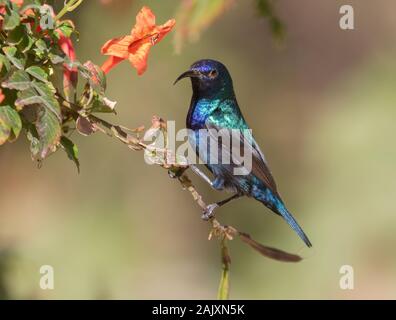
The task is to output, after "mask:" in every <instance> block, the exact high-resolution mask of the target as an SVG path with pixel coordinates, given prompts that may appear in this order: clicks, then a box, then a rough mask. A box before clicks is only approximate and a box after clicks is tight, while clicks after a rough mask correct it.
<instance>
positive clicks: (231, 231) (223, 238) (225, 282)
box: [58, 95, 301, 299]
mask: <svg viewBox="0 0 396 320" xmlns="http://www.w3.org/2000/svg"><path fill="white" fill-rule="evenodd" d="M58 96H59V97H60V98H62V97H61V96H60V95H58ZM62 99H63V101H64V102H65V106H66V107H67V108H68V110H69V111H70V112H71V113H72V114H73V116H74V117H76V118H77V117H85V119H87V120H88V121H89V122H90V123H91V124H92V125H93V126H94V127H95V128H96V129H97V130H99V131H100V132H102V133H105V134H107V135H109V136H114V137H116V138H117V139H119V140H120V141H121V142H122V143H125V144H127V145H128V147H130V148H131V149H133V150H137V151H142V150H143V151H144V150H145V151H148V152H152V153H154V154H156V155H158V154H160V155H162V157H156V158H155V159H156V162H155V163H156V164H158V165H160V166H162V167H163V168H165V169H167V170H168V173H169V174H170V176H171V177H172V178H177V180H178V181H179V182H180V184H181V186H182V187H183V189H185V190H187V191H188V192H189V193H190V194H191V196H192V197H193V199H194V201H195V202H196V203H197V205H198V206H199V207H200V208H201V210H202V211H206V210H207V207H208V206H207V204H206V203H205V201H204V200H203V198H202V196H201V194H200V193H199V192H198V191H197V189H196V188H195V186H194V185H193V183H192V182H191V180H190V178H189V177H188V175H187V174H186V170H187V169H188V167H189V166H188V165H186V164H180V163H177V162H170V161H169V159H170V158H171V159H176V157H170V151H169V150H167V149H166V148H156V147H153V146H151V145H147V144H145V143H144V142H142V141H141V139H139V138H137V137H135V136H133V135H132V134H130V133H136V132H139V131H140V130H139V129H128V128H126V127H123V126H120V125H114V124H111V123H110V122H108V121H106V120H103V119H101V118H99V117H97V116H94V115H92V114H88V115H87V114H84V110H83V109H80V110H76V108H74V107H76V106H75V105H73V104H71V103H69V102H67V101H66V100H65V99H64V98H62ZM152 123H153V126H152V127H151V128H152V129H157V130H161V131H163V133H164V134H167V132H166V125H165V124H164V123H165V121H164V120H162V119H161V118H158V117H153V119H152ZM208 222H209V223H210V224H211V228H212V229H211V231H210V233H209V237H208V239H209V240H210V239H212V238H213V237H216V238H218V239H219V240H220V246H221V257H222V274H221V279H220V284H219V290H218V298H219V299H227V298H228V296H229V270H230V264H231V258H230V256H229V250H228V246H227V241H228V240H233V239H234V238H235V237H239V238H240V239H241V240H242V241H243V242H244V243H246V244H248V245H249V246H250V247H251V248H253V249H255V250H256V251H258V252H259V253H260V254H262V255H263V256H265V257H268V258H271V259H274V260H278V261H283V262H298V261H300V260H301V257H300V256H298V255H295V254H290V253H287V252H284V251H282V250H279V249H275V248H271V247H267V246H264V245H262V244H260V243H259V242H257V241H255V240H254V239H252V238H251V237H250V235H249V234H247V233H244V232H240V231H238V230H237V229H236V228H234V227H232V226H226V225H222V224H221V223H220V222H219V221H218V220H217V219H216V218H215V217H212V218H211V219H209V221H208Z"/></svg>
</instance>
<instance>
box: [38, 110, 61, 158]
mask: <svg viewBox="0 0 396 320" xmlns="http://www.w3.org/2000/svg"><path fill="white" fill-rule="evenodd" d="M35 126H36V130H37V139H38V144H37V145H36V148H35V149H34V153H33V154H32V156H33V158H34V159H36V160H43V159H45V158H46V157H48V156H49V155H50V154H51V153H53V152H55V151H56V149H57V148H58V145H59V142H60V138H61V134H62V129H61V124H60V121H59V119H58V118H57V117H56V115H55V114H54V113H53V112H51V111H50V110H48V109H47V108H45V107H43V106H40V107H39V109H38V118H37V121H36V123H35ZM36 143H37V141H36Z"/></svg>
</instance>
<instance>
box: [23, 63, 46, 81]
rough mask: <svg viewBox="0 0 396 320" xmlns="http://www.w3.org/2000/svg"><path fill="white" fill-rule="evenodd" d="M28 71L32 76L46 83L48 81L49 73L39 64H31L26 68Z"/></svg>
mask: <svg viewBox="0 0 396 320" xmlns="http://www.w3.org/2000/svg"><path fill="white" fill-rule="evenodd" d="M26 72H27V73H28V74H30V75H31V76H32V77H34V78H36V79H37V80H40V81H42V82H45V83H47V82H48V74H47V73H46V72H45V70H44V69H43V68H40V67H38V66H31V67H29V68H27V69H26Z"/></svg>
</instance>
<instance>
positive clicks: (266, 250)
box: [239, 232, 302, 262]
mask: <svg viewBox="0 0 396 320" xmlns="http://www.w3.org/2000/svg"><path fill="white" fill-rule="evenodd" d="M239 236H240V238H241V240H242V241H243V242H245V243H247V244H248V245H249V246H251V247H252V248H253V249H255V250H256V251H258V252H260V253H261V254H262V255H263V256H265V257H267V258H271V259H274V260H278V261H284V262H299V261H301V260H302V258H301V257H300V256H298V255H295V254H291V253H287V252H285V251H282V250H279V249H275V248H271V247H266V246H264V245H262V244H260V243H258V242H257V241H255V240H253V239H252V238H251V237H250V235H248V234H247V233H243V232H239Z"/></svg>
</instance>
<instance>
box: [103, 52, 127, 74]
mask: <svg viewBox="0 0 396 320" xmlns="http://www.w3.org/2000/svg"><path fill="white" fill-rule="evenodd" d="M124 60H125V59H123V58H119V57H115V56H110V57H109V58H108V59H107V60H106V61H105V62H104V63H103V65H102V67H101V69H102V70H103V72H104V73H108V72H109V71H110V70H111V69H113V68H114V67H115V66H116V65H117V64H119V63H120V62H121V61H124Z"/></svg>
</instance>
